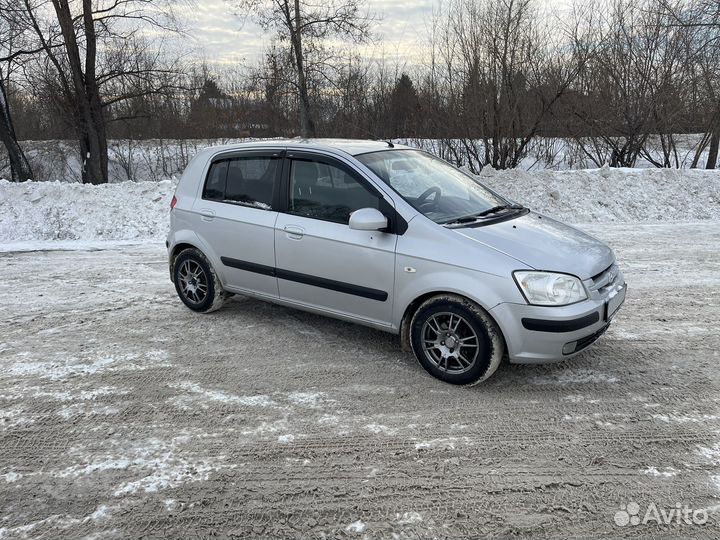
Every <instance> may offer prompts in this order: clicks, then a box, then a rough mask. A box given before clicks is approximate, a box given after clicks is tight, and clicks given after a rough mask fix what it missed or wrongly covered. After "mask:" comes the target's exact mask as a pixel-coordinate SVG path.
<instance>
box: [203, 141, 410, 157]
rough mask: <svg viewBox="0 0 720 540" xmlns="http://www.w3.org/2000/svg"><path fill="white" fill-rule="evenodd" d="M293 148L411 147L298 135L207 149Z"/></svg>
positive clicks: (346, 150) (357, 151)
mask: <svg viewBox="0 0 720 540" xmlns="http://www.w3.org/2000/svg"><path fill="white" fill-rule="evenodd" d="M258 147H261V148H268V147H271V148H273V147H275V148H291V149H295V150H323V151H331V152H333V151H334V152H338V151H340V152H344V153H346V154H350V155H351V156H357V155H360V154H366V153H368V152H377V151H379V150H390V149H391V148H395V149H404V150H408V149H411V147H410V146H405V145H402V144H395V143H393V144H392V146H389V144H388V142H386V141H373V140H363V139H302V138H300V137H296V138H293V139H257V140H253V141H247V142H242V143H236V144H225V145H221V146H212V147H210V148H207V150H211V151H213V152H212V153H213V154H215V153H219V152H224V151H228V150H246V149H252V148H258Z"/></svg>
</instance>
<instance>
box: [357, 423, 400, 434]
mask: <svg viewBox="0 0 720 540" xmlns="http://www.w3.org/2000/svg"><path fill="white" fill-rule="evenodd" d="M365 429H367V430H368V431H369V432H370V433H374V434H375V435H379V434H380V433H382V434H383V435H395V434H397V432H398V430H397V429H395V428H389V427H387V426H383V425H382V424H368V425H367V426H365Z"/></svg>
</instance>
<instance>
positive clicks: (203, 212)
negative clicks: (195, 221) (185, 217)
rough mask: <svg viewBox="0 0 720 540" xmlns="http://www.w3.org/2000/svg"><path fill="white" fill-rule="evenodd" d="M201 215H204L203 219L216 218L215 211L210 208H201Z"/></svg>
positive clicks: (210, 219)
mask: <svg viewBox="0 0 720 540" xmlns="http://www.w3.org/2000/svg"><path fill="white" fill-rule="evenodd" d="M200 215H201V216H202V220H203V221H212V220H213V219H215V211H214V210H210V209H208V208H203V209H202V210H200Z"/></svg>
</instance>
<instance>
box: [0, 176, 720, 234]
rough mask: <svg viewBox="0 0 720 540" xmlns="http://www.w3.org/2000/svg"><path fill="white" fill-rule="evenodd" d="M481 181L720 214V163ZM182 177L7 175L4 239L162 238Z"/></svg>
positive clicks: (583, 211) (587, 216)
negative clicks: (37, 178)
mask: <svg viewBox="0 0 720 540" xmlns="http://www.w3.org/2000/svg"><path fill="white" fill-rule="evenodd" d="M479 178H480V180H481V181H482V182H483V183H485V184H486V185H488V186H489V187H491V188H493V189H495V190H496V191H498V192H500V193H502V194H504V195H507V196H508V197H510V198H512V199H514V200H516V201H518V202H520V203H522V204H524V205H526V206H528V207H530V208H531V209H533V210H536V211H538V212H542V213H544V214H548V215H550V216H552V217H555V218H557V219H560V220H562V221H566V222H568V223H588V222H609V221H698V220H706V219H711V220H720V170H718V171H706V170H702V169H695V170H676V169H610V168H602V169H594V170H581V171H548V170H546V171H537V172H527V171H519V170H508V171H494V170H492V169H490V168H486V169H484V170H483V173H482V174H481V175H480V177H479ZM174 189H175V184H174V183H173V182H171V181H169V180H165V181H161V182H137V183H135V182H123V183H117V184H108V185H102V186H92V185H82V184H75V183H58V182H26V183H22V184H12V183H10V182H7V181H5V180H0V243H10V242H33V241H46V240H84V241H98V240H113V241H128V240H162V239H163V238H164V237H165V235H166V233H167V230H168V226H169V220H168V211H169V208H170V199H171V198H172V194H173V192H174Z"/></svg>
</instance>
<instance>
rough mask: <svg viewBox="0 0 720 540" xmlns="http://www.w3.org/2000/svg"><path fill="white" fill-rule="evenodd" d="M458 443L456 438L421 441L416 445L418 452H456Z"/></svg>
mask: <svg viewBox="0 0 720 540" xmlns="http://www.w3.org/2000/svg"><path fill="white" fill-rule="evenodd" d="M457 441H458V439H457V438H455V437H449V438H447V439H432V440H430V441H421V442H419V443H417V444H415V449H416V450H455V443H456V442H457Z"/></svg>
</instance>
